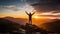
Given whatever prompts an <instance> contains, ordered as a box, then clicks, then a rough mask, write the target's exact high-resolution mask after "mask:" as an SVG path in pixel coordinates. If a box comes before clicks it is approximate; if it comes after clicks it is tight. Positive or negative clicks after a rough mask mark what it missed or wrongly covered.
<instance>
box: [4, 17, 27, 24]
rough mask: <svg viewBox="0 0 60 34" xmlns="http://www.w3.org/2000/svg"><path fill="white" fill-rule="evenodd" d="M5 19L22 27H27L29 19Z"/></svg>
mask: <svg viewBox="0 0 60 34" xmlns="http://www.w3.org/2000/svg"><path fill="white" fill-rule="evenodd" d="M4 19H7V20H10V21H12V22H15V23H18V24H21V25H25V24H26V23H27V19H24V18H13V17H4Z"/></svg>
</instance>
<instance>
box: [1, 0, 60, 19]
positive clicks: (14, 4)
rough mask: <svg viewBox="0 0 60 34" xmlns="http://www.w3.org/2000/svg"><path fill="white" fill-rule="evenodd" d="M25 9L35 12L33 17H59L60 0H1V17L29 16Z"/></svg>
mask: <svg viewBox="0 0 60 34" xmlns="http://www.w3.org/2000/svg"><path fill="white" fill-rule="evenodd" d="M25 11H27V12H32V11H33V12H35V15H34V16H33V18H34V17H35V16H38V17H40V18H42V16H43V17H44V16H45V17H44V18H46V17H47V18H50V17H52V18H53V17H54V18H55V17H58V18H59V17H60V3H59V1H58V0H55V1H54V0H43V1H42V0H37V1H36V0H0V17H6V16H11V17H15V18H27V15H26V13H25Z"/></svg>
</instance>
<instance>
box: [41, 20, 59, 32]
mask: <svg viewBox="0 0 60 34" xmlns="http://www.w3.org/2000/svg"><path fill="white" fill-rule="evenodd" d="M42 28H45V29H46V30H48V31H53V32H59V33H60V20H59V19H55V20H54V21H53V22H49V23H45V24H42Z"/></svg>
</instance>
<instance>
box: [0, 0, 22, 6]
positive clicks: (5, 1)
mask: <svg viewBox="0 0 60 34" xmlns="http://www.w3.org/2000/svg"><path fill="white" fill-rule="evenodd" d="M17 3H21V0H0V5H14V4H17Z"/></svg>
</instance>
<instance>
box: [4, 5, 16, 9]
mask: <svg viewBox="0 0 60 34" xmlns="http://www.w3.org/2000/svg"><path fill="white" fill-rule="evenodd" d="M15 7H16V6H13V5H9V6H3V8H7V9H12V8H15Z"/></svg>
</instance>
